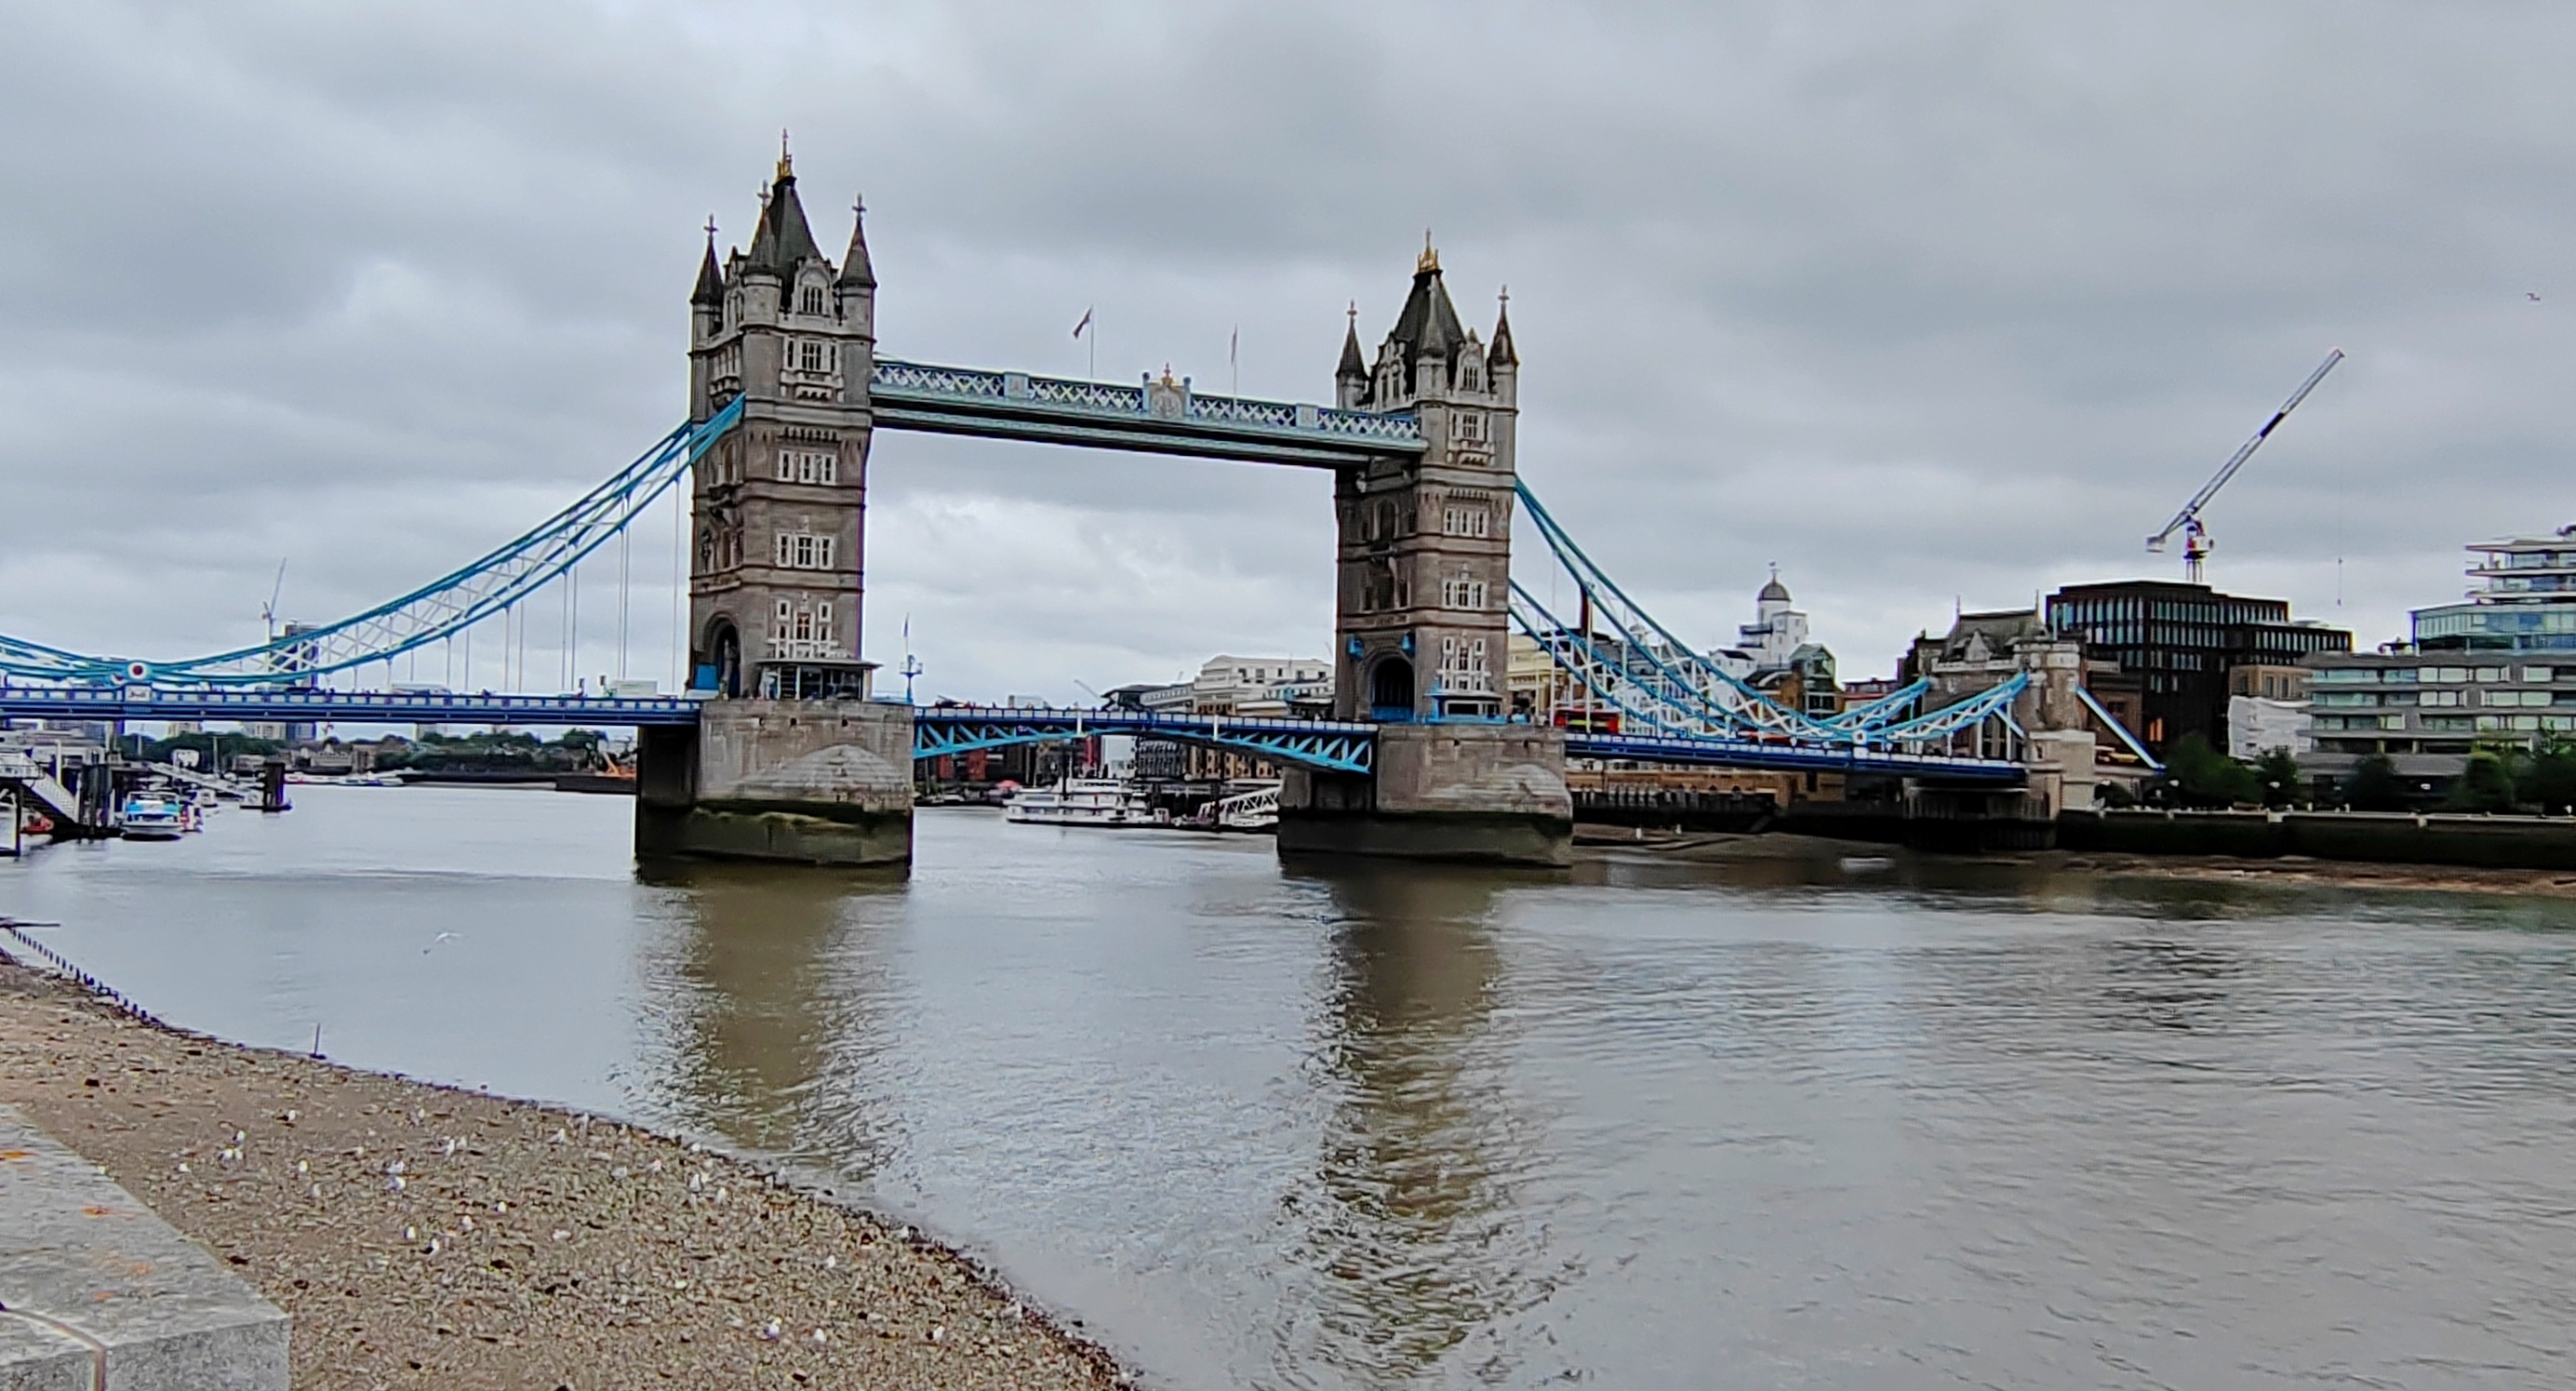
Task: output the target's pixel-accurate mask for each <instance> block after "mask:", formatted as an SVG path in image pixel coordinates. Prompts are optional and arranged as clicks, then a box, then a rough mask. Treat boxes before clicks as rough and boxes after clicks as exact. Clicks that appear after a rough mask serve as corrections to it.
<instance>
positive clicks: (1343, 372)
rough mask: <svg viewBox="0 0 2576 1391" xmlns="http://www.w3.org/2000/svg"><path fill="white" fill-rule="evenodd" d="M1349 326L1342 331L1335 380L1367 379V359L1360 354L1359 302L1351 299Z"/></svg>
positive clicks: (1360, 380) (1361, 380)
mask: <svg viewBox="0 0 2576 1391" xmlns="http://www.w3.org/2000/svg"><path fill="white" fill-rule="evenodd" d="M1348 312H1349V314H1350V326H1349V327H1348V328H1346V329H1344V330H1343V331H1342V365H1341V366H1340V367H1339V368H1336V369H1335V370H1334V372H1333V377H1334V379H1335V380H1337V381H1359V382H1364V381H1367V380H1368V374H1369V370H1368V359H1367V358H1365V357H1362V356H1360V302H1359V301H1358V300H1352V301H1351V307H1350V310H1349V311H1348Z"/></svg>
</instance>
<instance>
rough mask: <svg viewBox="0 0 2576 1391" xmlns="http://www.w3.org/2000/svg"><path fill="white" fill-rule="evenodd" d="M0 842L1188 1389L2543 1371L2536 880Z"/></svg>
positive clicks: (270, 992)
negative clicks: (802, 867)
mask: <svg viewBox="0 0 2576 1391" xmlns="http://www.w3.org/2000/svg"><path fill="white" fill-rule="evenodd" d="M298 800H299V802H300V803H301V806H300V807H299V809H298V810H297V811H295V812H294V813H292V814H290V815H287V816H282V817H266V818H263V817H260V816H258V815H256V814H254V813H249V812H237V811H227V812H224V813H222V814H220V815H218V816H216V817H215V818H214V819H213V824H212V826H211V828H210V829H209V831H208V832H207V833H206V834H205V835H202V836H197V837H192V838H190V839H189V840H187V841H185V842H182V843H180V844H176V845H145V844H104V845H84V846H63V847H55V848H52V849H49V850H46V851H42V852H40V853H38V854H36V855H34V856H31V857H30V858H29V859H28V860H26V861H24V862H20V863H17V864H10V863H8V862H5V861H0V914H5V915H8V916H12V917H16V918H20V919H34V920H39V921H44V922H51V923H57V924H59V926H56V927H48V928H41V929H37V931H38V932H39V934H40V935H41V936H42V937H43V938H44V939H45V940H46V941H48V942H49V943H50V944H51V945H53V946H55V947H56V948H57V949H59V950H61V951H63V952H64V953H65V954H67V955H68V956H70V957H71V958H73V959H74V960H76V961H78V962H80V963H81V964H82V965H83V966H85V967H87V968H88V969H90V970H92V971H93V972H95V973H97V974H98V975H100V976H103V977H105V978H106V979H108V980H110V981H112V982H114V983H115V984H116V985H118V986H119V987H120V988H122V989H124V990H125V991H126V992H127V993H129V994H131V995H133V996H134V997H136V998H137V999H138V1000H139V1001H140V1002H142V1003H143V1004H144V1005H146V1006H147V1007H148V1008H151V1009H153V1010H155V1011H156V1012H158V1013H160V1014H162V1015H163V1016H165V1017H166V1018H168V1019H170V1020H171V1021H173V1022H175V1023H178V1024H181V1025H185V1026H190V1027H194V1028H198V1029H203V1030H206V1031H208V1032H211V1033H215V1034H219V1035H223V1036H225V1037H229V1038H234V1039H239V1040H243V1041H247V1042H252V1043H260V1044H272V1045H279V1046H286V1047H296V1048H302V1047H307V1046H309V1045H310V1044H311V1041H312V1036H313V1033H314V1031H315V1029H316V1027H317V1026H318V1027H319V1029H320V1030H321V1044H322V1048H323V1051H324V1052H326V1053H327V1054H329V1055H330V1056H332V1057H333V1058H336V1059H338V1060H340V1061H343V1062H347V1063H351V1064H355V1065H358V1066H362V1067H370V1068H381V1069H386V1070H392V1071H399V1072H404V1073H408V1074H411V1075H414V1076H418V1077H424V1078H431V1079H437V1080H442V1081H451V1082H458V1083H464V1084H468V1085H481V1086H488V1087H490V1088H491V1089H493V1090H494V1091H496V1092H504V1093H509V1094H514V1095H522V1096H531V1097H541V1098H547V1099H552V1100H558V1101H564V1102H569V1103H572V1104H575V1105H580V1106H585V1107H590V1108H594V1109H598V1110H602V1111H608V1112H614V1113H618V1114H621V1115H625V1116H628V1117H632V1118H634V1119H637V1120H641V1121H644V1122H648V1123H651V1124H654V1125H657V1126H662V1127H668V1128H674V1129H679V1130H684V1131H687V1132H690V1133H694V1134H700V1135H705V1136H709V1137H720V1138H722V1139H724V1140H725V1141H727V1142H729V1143H731V1144H733V1145H736V1146H739V1147H744V1148H749V1149H753V1150H758V1151H761V1152H764V1153H767V1154H770V1155H773V1156H777V1157H779V1158H780V1159H781V1160H783V1161H784V1162H787V1163H790V1164H793V1165H796V1166H798V1167H801V1168H806V1169H809V1170H812V1171H815V1172H818V1173H822V1174H827V1175H830V1176H833V1177H834V1178H835V1180H836V1181H839V1182H841V1183H843V1184H844V1185H845V1186H851V1187H855V1188H857V1189H858V1190H860V1191H862V1192H864V1193H865V1194H867V1195H868V1196H869V1197H870V1199H871V1200H872V1201H874V1202H876V1203H878V1204H880V1205H882V1206H885V1207H887V1208H890V1209H892V1210H895V1211H897V1212H899V1213H902V1214H907V1215H909V1216H911V1217H913V1218H914V1219H916V1220H918V1221H920V1222H922V1223H923V1224H924V1225H925V1226H927V1227H928V1228H930V1229H931V1230H934V1231H936V1232H939V1233H941V1234H942V1235H944V1236H946V1237H948V1238H950V1239H952V1240H954V1241H957V1242H959V1243H960V1244H963V1245H965V1246H966V1247H968V1248H969V1249H971V1250H974V1251H976V1252H977V1253H979V1254H980V1255H982V1256H983V1257H985V1258H986V1259H988V1260H990V1261H992V1262H993V1263H994V1264H996V1265H997V1266H998V1267H999V1268H1001V1269H1002V1270H1004V1271H1005V1272H1007V1273H1008V1274H1009V1275H1010V1276H1011V1277H1012V1278H1013V1279H1014V1280H1015V1281H1016V1282H1017V1283H1019V1284H1020V1285H1021V1286H1022V1287H1024V1288H1026V1289H1028V1290H1029V1291H1030V1292H1031V1293H1032V1294H1033V1295H1035V1296H1036V1297H1038V1298H1039V1299H1041V1300H1042V1301H1044V1302H1046V1303H1048V1304H1050V1305H1052V1306H1054V1307H1056V1308H1057V1309H1059V1310H1062V1311H1065V1312H1067V1313H1069V1314H1071V1315H1074V1316H1078V1317H1079V1318H1081V1319H1082V1320H1084V1321H1085V1323H1086V1325H1087V1327H1088V1328H1089V1330H1090V1331H1091V1332H1092V1333H1093V1334H1094V1335H1095V1336H1098V1337H1100V1338H1101V1339H1102V1340H1103V1341H1105V1342H1107V1343H1108V1344H1110V1345H1111V1346H1112V1347H1114V1348H1116V1349H1118V1350H1119V1351H1120V1352H1121V1353H1122V1354H1123V1355H1125V1356H1127V1357H1128V1358H1129V1359H1131V1360H1132V1361H1133V1362H1134V1363H1135V1364H1137V1365H1138V1366H1140V1367H1141V1368H1142V1369H1143V1370H1144V1371H1145V1373H1146V1374H1147V1376H1148V1378H1149V1380H1150V1381H1152V1382H1154V1383H1157V1384H1162V1385H1169V1386H1187V1387H1258V1388H1333V1389H1335V1391H1338V1389H1339V1388H1360V1387H1478V1388H1483V1387H1535V1386H1542V1385H1544V1386H1555V1385H1561V1384H1566V1383H1584V1384H1593V1385H1598V1386H1603V1387H1619V1388H1630V1387H1701V1386H1727V1387H1868V1388H1877V1387H1886V1388H1900V1387H1901V1388H1915V1387H1930V1386H1943V1385H1966V1386H1987V1387H2049V1388H2059V1387H2074V1386H2083V1387H2167V1386H2176V1387H2222V1386H2224V1387H2269V1386H2283V1387H2287V1386H2317V1385H2336V1386H2358V1387H2410V1388H2415V1387H2454V1386H2457V1387H2468V1386H2477V1387H2497V1386H2516V1387H2520V1386H2531V1387H2539V1386H2560V1387H2563V1386H2566V1385H2570V1384H2576V1361H2571V1358H2570V1351H2569V1345H2570V1342H2571V1339H2576V909H2571V907H2570V906H2569V905H2565V904H2558V903H2547V902H2536V901H2530V900H2515V899H2505V898H2486V897H2468V896H2443V895H2437V894H2402V895H2401V894H2384V893H2383V894H2378V895H2375V896H2366V895H2361V894H2355V893H2342V892H2334V891H2323V890H2307V891H2282V890H2276V889H2267V888H2263V887H2260V886H2252V885H2249V886H2245V887H2236V886H2209V885H2178V884H2167V883H2158V882H2154V881H2138V880H2132V881H2119V880H2108V879H2103V878H2099V877H2093V876H2086V875H2076V874H2067V873H2058V874H2055V875H2051V874H2048V873H2046V872H2043V871H2040V870H2036V869H2033V868H2029V867H2026V866H2019V865H2009V864H1978V863H1964V862H1957V861H1951V862H1921V863H1917V862H1904V861H1900V862H1897V863H1894V864H1889V863H1886V862H1883V861H1882V862H1870V861H1847V860H1838V859H1837V858H1835V857H1832V856H1830V855H1828V856H1825V857H1822V858H1818V859H1814V860H1809V861H1771V862H1761V863H1752V864H1739V865H1721V866H1705V865H1703V866H1692V865H1676V864H1671V863H1664V862H1656V861H1651V860H1648V859H1645V858H1643V857H1635V858H1632V859H1619V858H1613V859H1608V860H1603V861H1596V862H1592V863H1588V864H1585V865H1582V866H1579V867H1578V868H1577V869H1576V870H1575V871H1574V872H1573V873H1572V874H1571V875H1570V876H1555V877H1549V876H1534V875H1517V874H1510V873H1498V872H1481V871H1466V870H1456V869H1440V868H1427V867H1422V866H1394V865H1350V864H1329V865H1318V866H1298V867H1292V868H1285V869H1283V868H1282V866H1281V865H1280V864H1279V863H1278V861H1277V859H1276V857H1275V855H1274V853H1273V850H1272V847H1271V846H1270V844H1269V843H1268V842H1267V841H1265V840H1256V839H1211V838H1204V837H1189V836H1184V835H1181V834H1179V833H1161V832H1137V833H1125V834H1120V833H1105V832H1088V833H1086V832H1079V831H1058V830H1050V829H1041V828H1032V827H1019V826H1009V825H1005V824H1003V823H1002V822H1001V821H1000V820H999V819H998V818H997V817H995V816H994V815H992V814H991V813H989V812H981V811H969V810H953V811H950V810H930V811H925V812H924V813H923V814H922V815H921V817H920V820H919V850H918V859H917V863H916V865H915V867H914V869H913V871H912V873H911V875H910V876H909V877H908V878H897V877H886V876H869V875H860V874H846V873H831V872H819V871H793V872H791V871H786V870H776V869H757V868H746V867H735V866H691V867H678V868H653V869H646V870H643V871H640V872H639V870H638V869H637V867H636V866H635V865H634V864H633V863H632V861H631V858H630V856H629V854H628V851H627V844H628V834H629V832H628V819H627V818H628V816H629V812H630V804H629V803H627V802H625V801H623V800H621V799H616V798H607V797H579V796H566V795H561V794H555V793H550V792H534V791H530V792H516V791H496V790H468V789H436V788H406V789H331V788H302V789H298Z"/></svg>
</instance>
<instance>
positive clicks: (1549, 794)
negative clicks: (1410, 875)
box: [1279, 722, 1574, 866]
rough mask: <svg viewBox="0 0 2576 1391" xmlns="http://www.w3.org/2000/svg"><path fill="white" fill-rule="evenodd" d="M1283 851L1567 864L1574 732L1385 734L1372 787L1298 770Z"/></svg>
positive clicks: (1292, 779)
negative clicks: (1568, 759) (1568, 763)
mask: <svg viewBox="0 0 2576 1391" xmlns="http://www.w3.org/2000/svg"><path fill="white" fill-rule="evenodd" d="M1279 851H1280V853H1281V854H1283V855H1294V854H1301V853H1306V854H1339V855H1375V856H1384V857H1389V858H1397V859H1417V860H1463V861H1473V862H1482V863H1489V864H1518V865H1543V866H1561V865H1566V864H1570V863H1572V862H1573V856H1574V799H1573V796H1572V795H1571V794H1570V793H1569V792H1568V791H1567V790H1566V786H1565V734H1564V732H1563V731H1561V730H1556V729H1551V728H1548V727H1546V726H1543V725H1526V724H1508V723H1492V724H1486V723H1468V722H1461V723H1455V724H1445V723H1443V724H1419V725H1388V726H1385V727H1383V728H1381V729H1380V730H1379V731H1378V741H1377V756H1376V770H1375V773H1374V775H1373V776H1372V777H1370V778H1367V779H1361V778H1355V777H1350V776H1347V775H1337V774H1329V773H1307V772H1304V771H1302V770H1294V769H1292V770H1291V771H1290V773H1289V775H1288V776H1287V778H1286V779H1285V781H1284V783H1283V785H1282V787H1281V789H1280V798H1279Z"/></svg>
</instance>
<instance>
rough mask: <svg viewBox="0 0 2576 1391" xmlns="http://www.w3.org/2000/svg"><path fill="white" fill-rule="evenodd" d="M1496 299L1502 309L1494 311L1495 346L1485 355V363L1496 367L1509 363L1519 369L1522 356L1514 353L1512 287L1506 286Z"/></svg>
mask: <svg viewBox="0 0 2576 1391" xmlns="http://www.w3.org/2000/svg"><path fill="white" fill-rule="evenodd" d="M1496 298H1497V299H1498V300H1500V301H1501V304H1502V307H1501V308H1499V309H1497V310H1495V311H1494V346H1493V349H1492V351H1490V352H1487V353H1486V354H1485V361H1487V362H1489V363H1492V364H1494V365H1496V366H1501V365H1503V364H1506V363H1508V364H1510V365H1512V366H1515V367H1517V366H1519V365H1520V360H1521V358H1520V354H1518V353H1516V352H1513V351H1512V287H1511V286H1509V285H1506V286H1504V287H1503V292H1502V293H1501V294H1500V295H1498V296H1496Z"/></svg>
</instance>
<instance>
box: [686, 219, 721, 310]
mask: <svg viewBox="0 0 2576 1391" xmlns="http://www.w3.org/2000/svg"><path fill="white" fill-rule="evenodd" d="M724 290H725V287H724V271H723V269H722V268H720V267H719V266H717V265H716V215H715V214H714V213H709V214H707V255H706V259H705V260H703V261H700V262H698V286H697V288H696V289H694V290H691V291H690V292H689V303H691V304H707V305H718V304H722V303H724Z"/></svg>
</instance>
